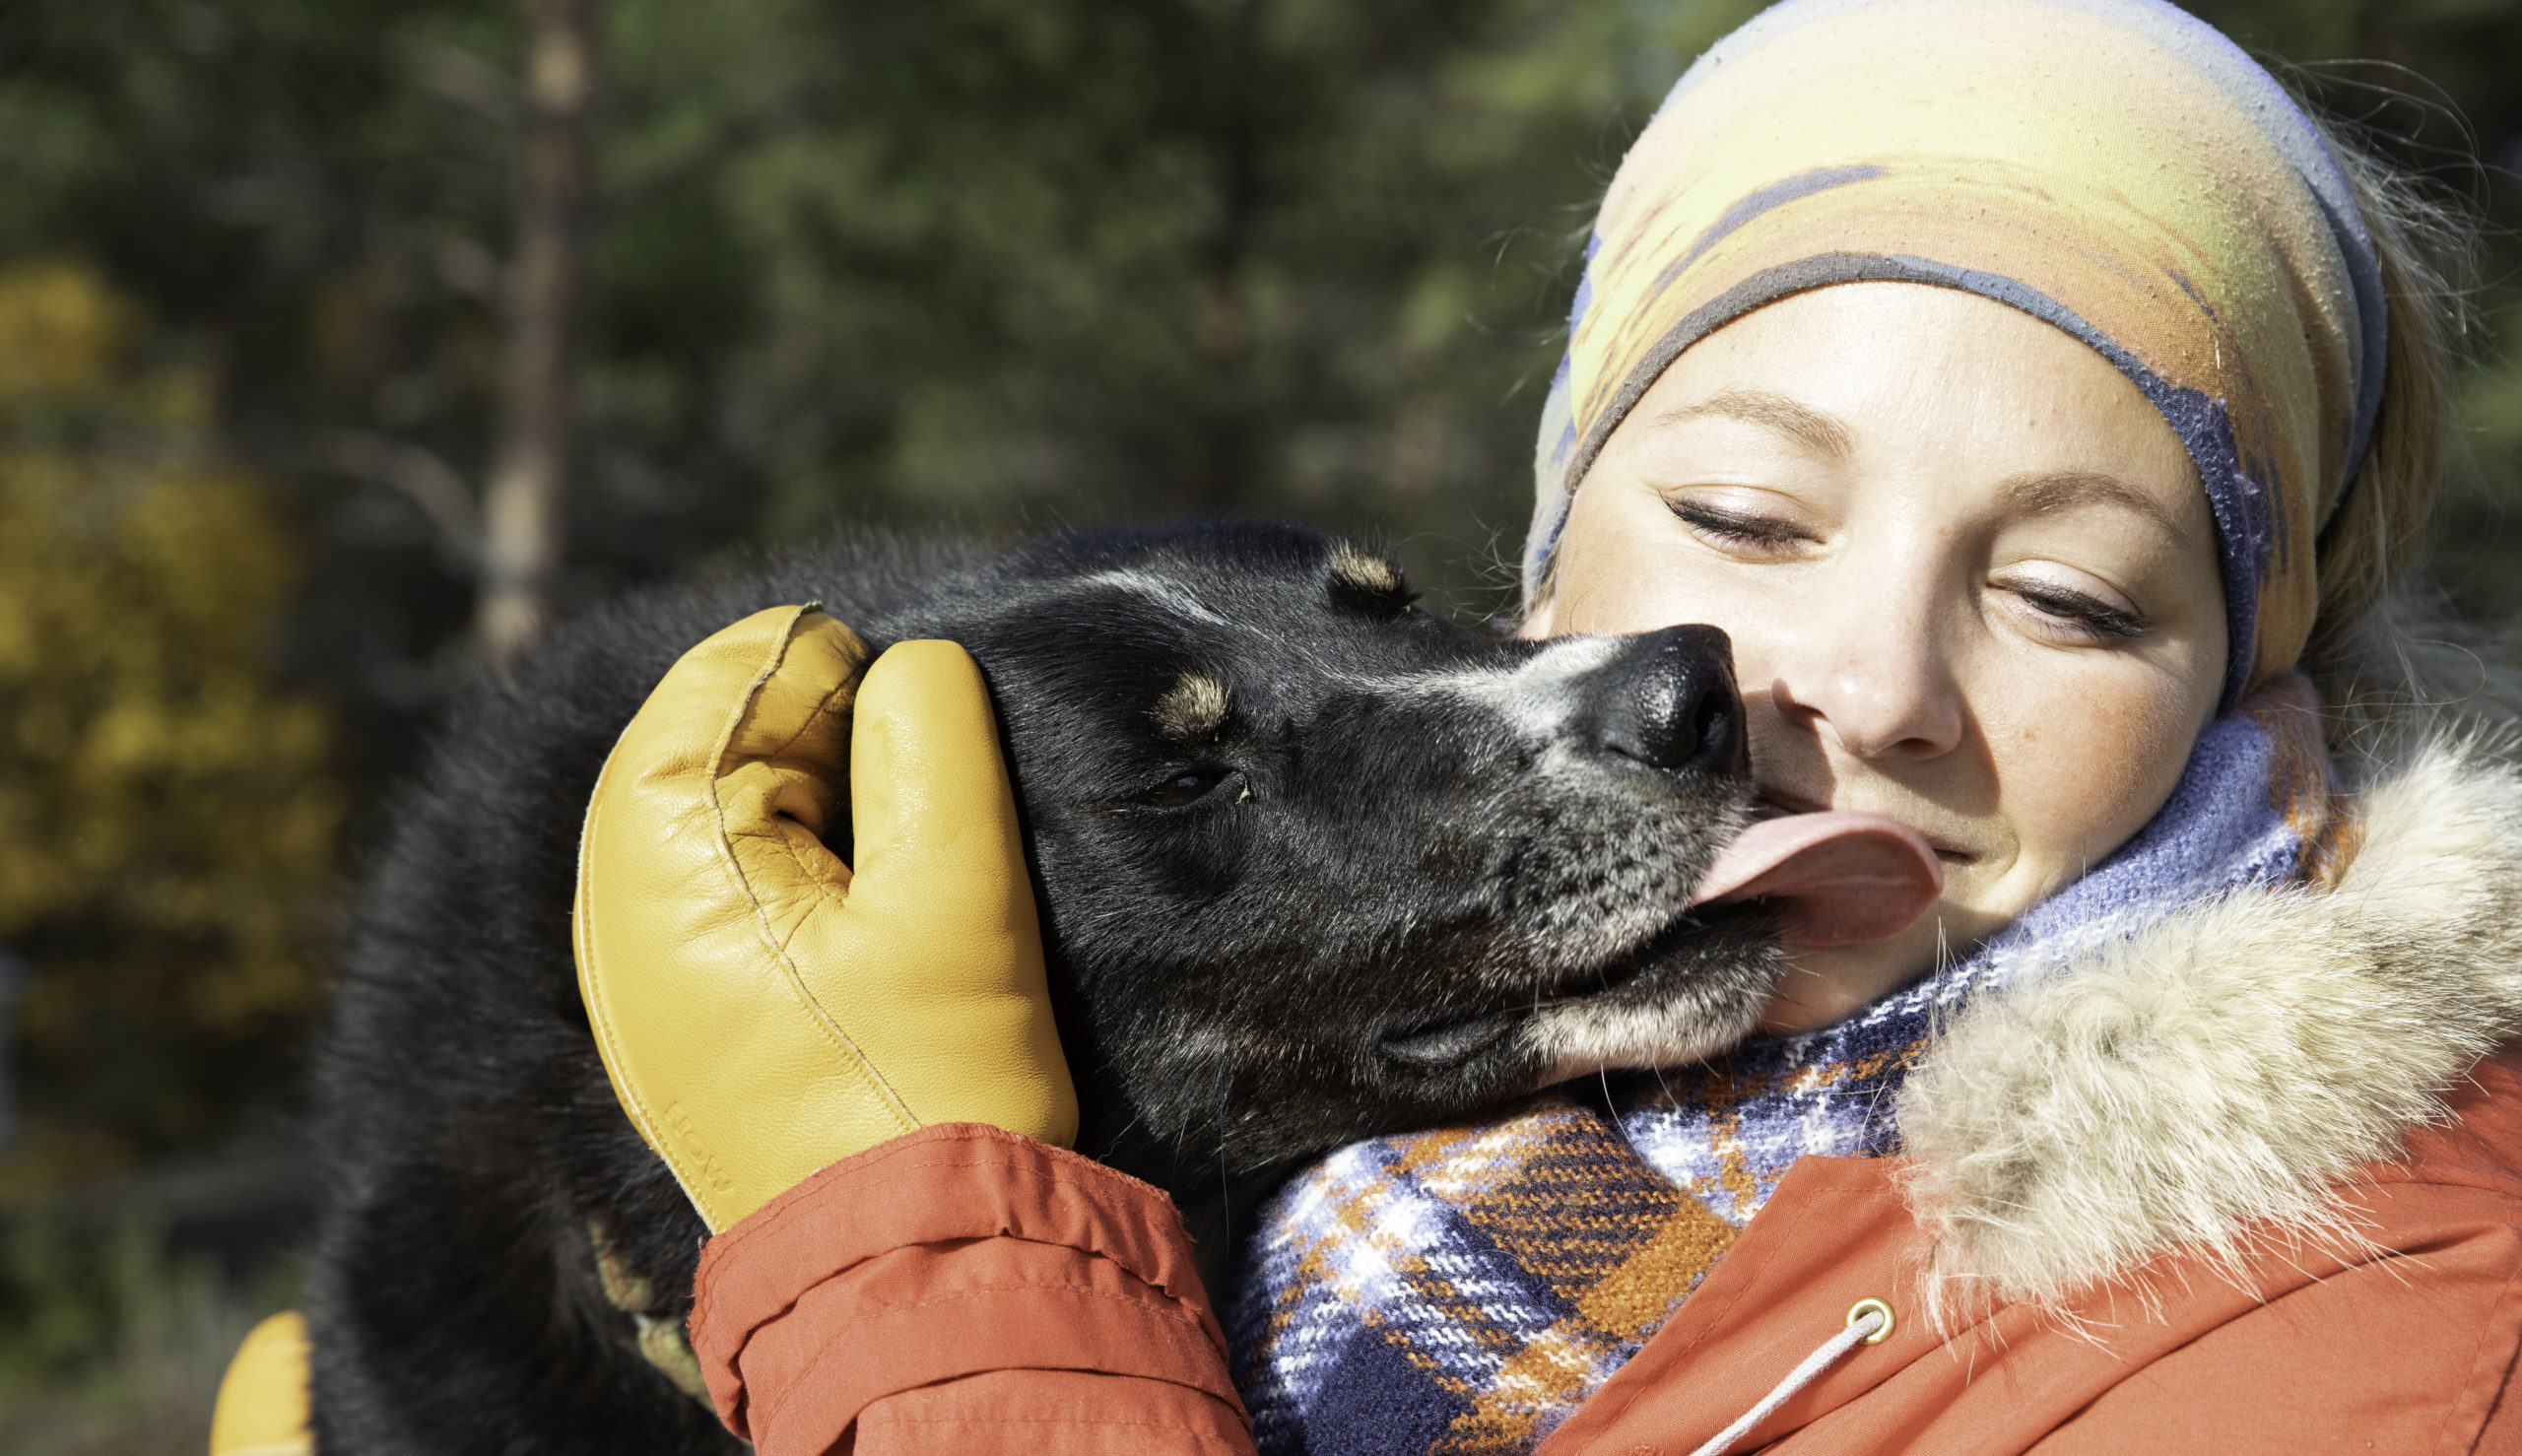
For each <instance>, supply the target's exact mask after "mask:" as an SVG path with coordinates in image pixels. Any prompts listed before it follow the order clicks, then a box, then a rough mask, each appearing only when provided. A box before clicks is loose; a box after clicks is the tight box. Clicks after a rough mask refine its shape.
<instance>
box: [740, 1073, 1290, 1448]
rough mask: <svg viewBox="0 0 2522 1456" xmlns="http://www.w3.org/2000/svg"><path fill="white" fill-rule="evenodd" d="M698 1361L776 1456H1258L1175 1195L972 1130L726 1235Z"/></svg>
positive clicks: (947, 1135) (781, 1200) (811, 1186)
mask: <svg viewBox="0 0 2522 1456" xmlns="http://www.w3.org/2000/svg"><path fill="white" fill-rule="evenodd" d="M691 1328H692V1348H693V1352H694V1354H695V1355H697V1357H699V1360H700V1366H701V1371H702V1373H703V1375H704V1377H705V1378H706V1379H707V1381H708V1385H709V1394H710V1397H711V1399H712V1401H713V1402H714V1403H715V1405H716V1406H717V1410H718V1416H719V1419H720V1420H722V1421H724V1422H725V1423H727V1428H728V1429H730V1430H732V1431H734V1432H735V1433H736V1434H738V1435H740V1436H743V1437H746V1438H747V1439H750V1440H752V1441H753V1442H754V1443H755V1446H756V1448H757V1449H758V1450H760V1451H761V1452H762V1453H763V1456H822V1453H825V1452H855V1453H859V1456H891V1453H903V1452H926V1451H950V1450H951V1451H957V1452H975V1453H986V1452H1002V1451H1004V1452H1018V1451H1023V1452H1046V1453H1054V1456H1071V1453H1076V1456H1084V1453H1090V1452H1092V1453H1102V1452H1124V1451H1128V1452H1160V1453H1174V1452H1180V1453H1185V1456H1189V1453H1199V1456H1247V1453H1250V1452H1251V1451H1252V1449H1253V1448H1252V1437H1251V1434H1250V1432H1249V1429H1248V1427H1247V1425H1246V1423H1245V1420H1244V1414H1243V1407H1242V1405H1241V1403H1240V1402H1239V1401H1237V1400H1236V1398H1235V1394H1234V1386H1233V1383H1232V1382H1231V1381H1230V1380H1229V1379H1228V1374H1227V1355H1226V1340H1225V1336H1224V1335H1223V1333H1222V1332H1221V1331H1220V1329H1219V1327H1218V1322H1217V1318H1216V1316H1215V1315H1214V1314H1213V1313H1212V1312H1211V1311H1210V1308H1209V1303H1208V1297H1207V1295H1206V1293H1205V1292H1204V1291H1202V1290H1201V1288H1200V1281H1199V1276H1198V1274H1197V1273H1196V1271H1195V1269H1194V1266H1193V1263H1192V1257H1191V1248H1190V1239H1189V1236H1188V1235H1187V1234H1186V1233H1185V1232H1184V1230H1183V1227H1182V1221H1181V1218H1180V1216H1179V1215H1178V1214H1177V1213H1176V1212H1175V1211H1174V1208H1173V1204H1172V1201H1171V1200H1170V1199H1168V1198H1166V1197H1165V1195H1164V1194H1163V1193H1162V1192H1161V1191H1159V1190H1158V1189H1156V1188H1153V1187H1151V1186H1149V1185H1148V1184H1146V1183H1142V1182H1140V1181H1139V1180H1137V1179H1135V1178H1132V1177H1129V1176H1127V1175H1125V1174H1122V1173H1118V1172H1115V1171H1113V1170H1112V1169H1110V1168H1107V1167H1104V1166H1102V1165H1101V1164H1099V1163H1096V1162H1094V1161H1092V1160H1090V1159H1088V1158H1081V1157H1079V1156H1078V1155H1076V1154H1074V1153H1069V1152H1067V1151H1065V1150H1062V1149H1059V1148H1054V1147H1051V1146H1050V1145H1048V1144H1045V1143H1038V1142H1035V1141H1033V1140H1031V1139H1029V1138H1025V1137H1020V1136H1018V1135H1017V1134H1015V1133H1010V1132H1004V1131H1001V1130H1000V1129H997V1128H992V1127H983V1126H980V1125H977V1124H973V1123H952V1124H946V1125H942V1126H938V1127H931V1128H925V1129H922V1130H921V1131H919V1132H916V1133H913V1134H911V1135H910V1136H908V1137H904V1138H897V1139H896V1140H894V1141H893V1142H890V1143H885V1144H882V1145H880V1146H878V1147H875V1148H871V1149H869V1150H868V1151H866V1152H864V1153H861V1154H858V1155H856V1156H855V1157H852V1158H845V1159H843V1160H841V1161H839V1162H836V1163H833V1164H832V1165H831V1166H830V1167H828V1168H825V1169H824V1170H823V1171H822V1172H819V1173H817V1174H815V1175H814V1176H813V1177H811V1178H809V1179H807V1180H806V1181H805V1182H803V1183H801V1184H799V1185H797V1186H796V1187H795V1188H792V1189H790V1190H789V1191H788V1192H786V1193H784V1194H782V1195H781V1196H780V1197H778V1198H777V1199H775V1200H773V1201H772V1202H771V1203H769V1204H768V1205H766V1206H764V1207H763V1209H761V1210H760V1211H759V1212H757V1213H755V1214H754V1215H753V1216H752V1217H750V1218H748V1219H746V1220H745V1221H744V1222H742V1223H740V1224H737V1225H736V1226H734V1227H733V1228H730V1229H728V1230H727V1231H726V1232H724V1233H722V1234H720V1235H719V1236H718V1237H717V1238H715V1239H713V1240H711V1241H710V1244H709V1246H708V1248H707V1249H705V1250H704V1251H703V1252H702V1254H701V1259H700V1270H699V1275H698V1277H697V1281H696V1282H695V1287H694V1300H693V1311H692V1327H691Z"/></svg>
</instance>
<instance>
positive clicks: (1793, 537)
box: [1664, 496, 1813, 557]
mask: <svg viewBox="0 0 2522 1456" xmlns="http://www.w3.org/2000/svg"><path fill="white" fill-rule="evenodd" d="M1664 504H1665V506H1666V508H1668V509H1670V510H1671V511H1672V512H1673V514H1674V515H1675V516H1676V517H1678V518H1680V520H1681V521H1682V523H1683V524H1684V525H1687V526H1689V527H1690V528H1691V530H1692V532H1693V533H1694V534H1696V535H1697V536H1698V537H1699V538H1700V539H1702V540H1704V541H1707V542H1708V543H1710V544H1711V545H1714V546H1718V547H1721V548H1723V549H1725V550H1728V551H1731V552H1734V553H1736V554H1738V555H1749V556H1764V557H1775V556H1788V555H1792V554H1794V553H1795V552H1796V551H1797V550H1798V549H1799V548H1801V547H1803V546H1806V545H1808V544H1810V543H1811V542H1812V540H1813V535H1812V533H1811V532H1810V531H1807V530H1806V529H1805V528H1804V527H1802V526H1800V525H1798V524H1796V523H1795V522H1794V521H1791V520H1788V519H1786V518H1785V517H1783V516H1775V515H1768V514H1764V513H1762V512H1759V511H1756V510H1744V509H1741V508H1738V507H1730V506H1722V505H1716V504H1712V503H1710V502H1709V501H1706V500H1703V499H1695V498H1692V497H1689V496H1668V497H1666V499H1665V501H1664Z"/></svg>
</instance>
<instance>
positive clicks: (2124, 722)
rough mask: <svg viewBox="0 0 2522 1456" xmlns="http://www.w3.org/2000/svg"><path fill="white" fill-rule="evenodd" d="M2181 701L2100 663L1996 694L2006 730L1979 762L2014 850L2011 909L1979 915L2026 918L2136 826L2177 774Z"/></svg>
mask: <svg viewBox="0 0 2522 1456" xmlns="http://www.w3.org/2000/svg"><path fill="white" fill-rule="evenodd" d="M2189 696H2190V695H2189V694H2188V693H2187V692H2185V691H2183V689H2182V687H2181V685H2179V684H2177V683H2174V682H2171V681H2169V680H2167V679H2166V678H2165V677H2164V676H2163V675H2161V674H2160V673H2158V672H2157V671H2155V670H2154V669H2152V668H2151V667H2148V666H2145V665H2143V664H2139V663H2134V662H2128V661H2117V662H2112V661H2108V660H2099V661H2091V660H2089V661H2087V662H2082V663H2077V662H2066V663H2061V664H2059V665H2058V668H2057V670H2055V671H2052V672H2048V673H2037V674H2026V675H2025V677H2024V679H2020V680H2018V684H2017V687H2016V690H2015V691H2013V692H2010V693H2006V694H2003V695H1995V700H1998V701H2003V702H2005V703H2006V704H2007V721H2006V723H2005V725H2004V726H2003V728H2002V729H2001V730H1999V731H1992V732H1990V733H1989V735H1988V737H1989V751H1990V752H1989V756H1990V758H1991V759H1992V760H1993V761H1994V765H1993V766H1994V767H1995V769H1996V780H1997V784H1998V794H1999V800H2000V812H2001V813H2003V814H2004V815H2005V817H2006V818H2007V819H2008V820H2009V821H2010V822H2011V824H2010V827H2011V828H2012V829H2013V832H2014V836H2015V841H2016V843H2017V844H2018V846H2020V849H2019V854H2018V857H2017V861H2016V864H2015V866H2014V868H2013V870H2012V872H2010V873H2009V874H2008V875H2007V876H2006V877H2005V879H2006V881H2007V882H2008V883H2007V885H2006V893H2005V894H2004V898H2005V899H2007V900H2008V901H2010V903H2007V904H2002V905H1999V904H1990V905H1987V906H1986V907H1985V908H1987V909H1989V910H1992V911H1995V912H1997V913H2001V914H2006V915H2013V914H2018V913H2020V912H2022V911H2023V910H2025V909H2028V908H2030V906H2031V905H2032V904H2034V903H2035V902H2037V901H2038V900H2039V899H2041V898H2042V897H2043V896H2045V895H2047V894H2049V893H2052V892H2054V891H2056V890H2059V889H2061V888H2063V887H2065V886H2066V885H2067V884H2068V883H2069V882H2070V881H2073V880H2074V879H2076V878H2077V877H2078V876H2080V875H2082V874H2084V873H2085V872H2086V871H2087V870H2090V869H2091V868H2092V867H2093V866H2094V865H2095V864H2098V863H2099V862H2101V860H2103V859H2105V858H2107V857H2108V856H2109V854H2110V853H2111V852H2112V851H2113V850H2115V849H2117V848H2118V847H2119V846H2120V845H2121V844H2124V843H2126V842H2127V840H2128V839H2129V838H2130V837H2131V836H2133V835H2134V834H2135V833H2136V832H2137V831H2138V830H2139V829H2141V828H2143V827H2145V826H2146V822H2147V821H2148V820H2151V819H2153V818H2154V816H2155V813H2156V811H2157V810H2159V809H2160V808H2161V807H2162V804H2163V801H2164V800H2166V799H2168V798H2169V797H2171V790H2172V787H2173V785H2175V784H2176V783H2178V782H2179V780H2180V773H2181V770H2182V768H2184V767H2185V766H2187V761H2188V749H2189V744H2190V742H2191V741H2192V740H2193V739H2194V737H2195V736H2196V732H2197V724H2196V723H2195V722H2193V721H2191V719H2192V716H2193V712H2194V704H2192V703H2191V702H2190V701H2189ZM1986 700H1988V699H1985V698H1983V699H1982V701H1986ZM1983 722H1984V720H1983ZM1987 726H1988V727H1989V728H1991V729H1994V728H1996V727H1997V725H1994V724H1989V725H1987Z"/></svg>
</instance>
